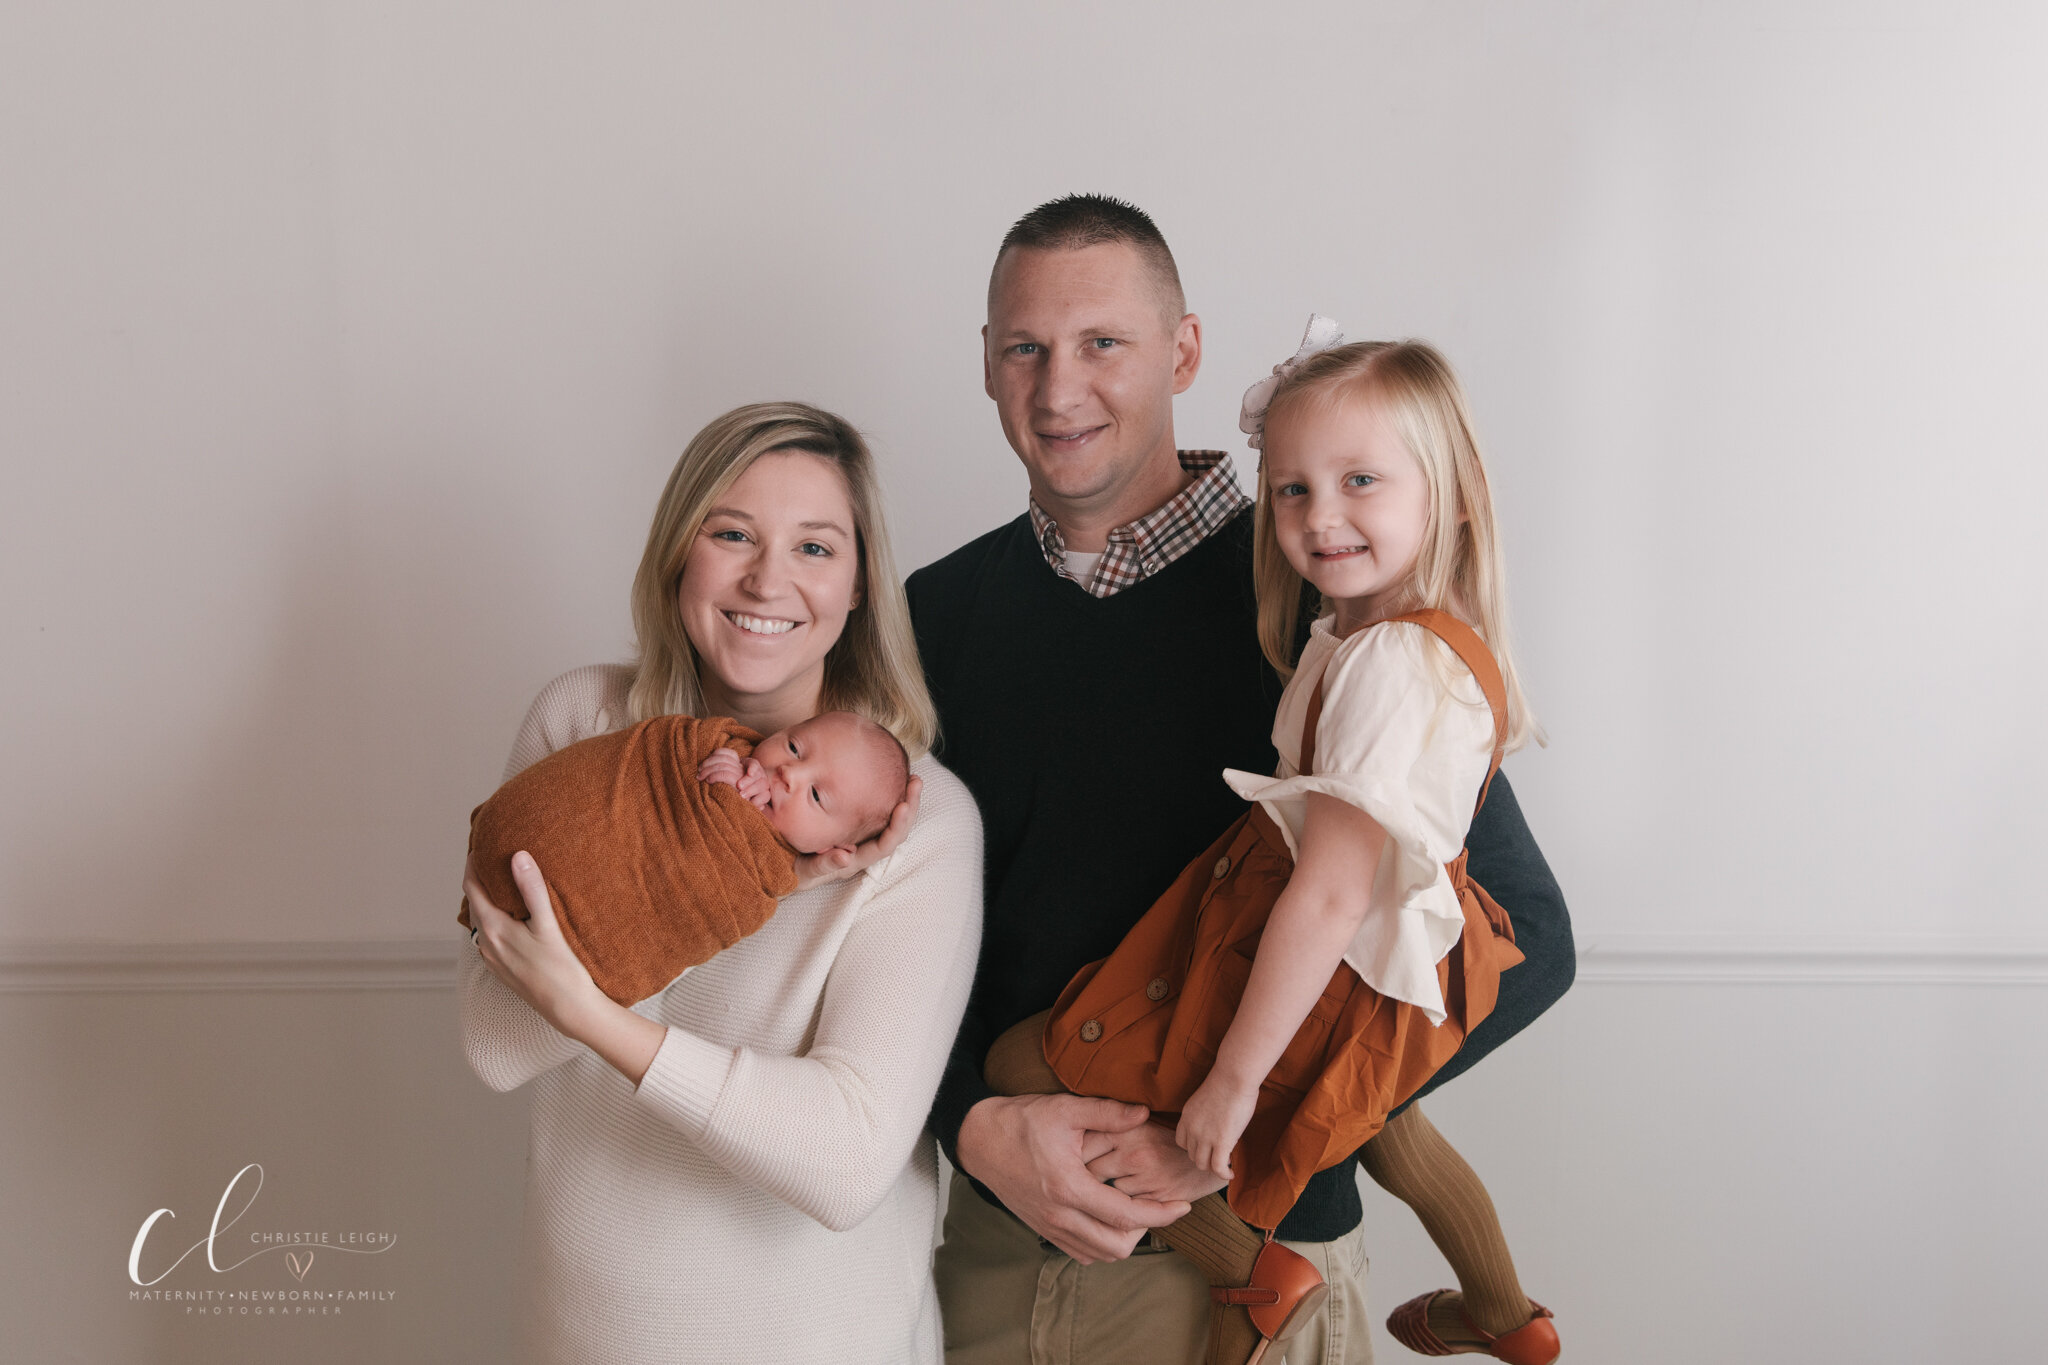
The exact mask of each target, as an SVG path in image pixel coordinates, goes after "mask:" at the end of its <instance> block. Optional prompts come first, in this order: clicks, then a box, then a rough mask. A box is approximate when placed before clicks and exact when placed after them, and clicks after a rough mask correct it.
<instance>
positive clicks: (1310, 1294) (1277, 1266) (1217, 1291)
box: [1209, 1242, 1330, 1365]
mask: <svg viewBox="0 0 2048 1365" xmlns="http://www.w3.org/2000/svg"><path fill="white" fill-rule="evenodd" d="M1209 1297H1210V1298H1211V1299H1212V1300H1214V1301H1215V1302H1216V1303H1218V1304H1221V1305H1222V1306H1223V1307H1225V1308H1242V1309H1244V1310H1245V1312H1246V1314H1247V1315H1248V1316H1249V1317H1250V1318H1251V1320H1252V1326H1253V1328H1254V1329H1256V1330H1257V1332H1258V1334H1259V1344H1258V1346H1257V1348H1256V1349H1254V1350H1253V1351H1252V1353H1251V1356H1250V1357H1249V1359H1248V1360H1247V1361H1246V1362H1245V1365H1257V1362H1258V1361H1259V1360H1261V1359H1262V1358H1264V1356H1265V1354H1266V1349H1267V1348H1268V1347H1270V1346H1272V1345H1273V1344H1274V1343H1275V1342H1285V1341H1287V1340H1289V1339H1290V1338H1292V1337H1293V1336H1294V1335H1295V1334H1296V1333H1298V1332H1300V1331H1301V1329H1302V1328H1304V1327H1306V1326H1308V1324H1309V1320H1310V1319H1311V1318H1313V1317H1315V1315H1316V1313H1317V1311H1318V1310H1320V1309H1321V1308H1322V1306H1323V1302H1324V1300H1326V1299H1328V1298H1329V1297H1330V1286H1329V1285H1327V1284H1325V1283H1323V1275H1322V1272H1321V1271H1319V1270H1317V1269H1316V1268H1315V1263H1314V1262H1312V1261H1310V1260H1309V1259H1308V1258H1307V1257H1306V1256H1303V1255H1302V1254H1301V1253H1300V1252H1298V1251H1295V1250H1293V1249H1292V1248H1291V1247H1284V1246H1281V1245H1280V1244H1279V1243H1278V1242H1268V1243H1266V1244H1265V1245H1264V1246H1263V1247H1260V1248H1259V1254H1258V1258H1257V1259H1256V1260H1254V1261H1253V1262H1252V1273H1251V1276H1250V1278H1249V1279H1247V1280H1246V1281H1245V1283H1244V1285H1243V1286H1242V1287H1235V1288H1233V1287H1230V1286H1225V1285H1211V1286H1210V1288H1209Z"/></svg>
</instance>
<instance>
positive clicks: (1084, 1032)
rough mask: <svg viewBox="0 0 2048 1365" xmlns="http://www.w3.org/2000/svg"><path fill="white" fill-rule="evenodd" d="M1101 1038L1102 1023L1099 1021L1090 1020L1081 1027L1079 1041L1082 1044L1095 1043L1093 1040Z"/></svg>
mask: <svg viewBox="0 0 2048 1365" xmlns="http://www.w3.org/2000/svg"><path fill="white" fill-rule="evenodd" d="M1101 1036H1102V1021H1101V1020H1100V1019H1090V1020H1089V1021H1088V1022H1087V1023H1085V1024H1083V1025H1081V1041H1082V1042H1084V1043H1092V1042H1094V1041H1095V1040H1096V1039H1097V1038H1100V1037H1101Z"/></svg>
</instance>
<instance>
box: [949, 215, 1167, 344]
mask: <svg viewBox="0 0 2048 1365" xmlns="http://www.w3.org/2000/svg"><path fill="white" fill-rule="evenodd" d="M1105 242H1128V243H1129V244H1130V245H1131V246H1132V247H1133V248H1134V249H1135V250H1136V251H1137V253H1138V255H1139V256H1140V257H1141V258H1143V260H1144V262H1145V264H1146V266H1147V267H1148V268H1149V269H1150V270H1151V271H1152V276H1153V279H1154V280H1155V281H1156V282H1157V283H1158V285H1159V290H1160V293H1161V295H1162V297H1163V299H1164V301H1165V303H1166V306H1167V308H1168V309H1169V310H1170V313H1171V316H1170V317H1169V318H1168V321H1169V322H1178V321H1180V318H1181V315H1182V314H1183V313H1185V312H1187V296H1186V295H1185V294H1184V293H1182V292H1181V287H1180V268H1179V267H1178V266H1176V265H1175V264H1174V263H1173V252H1172V251H1171V250H1169V249H1168V248H1167V245H1166V238H1165V237H1164V236H1162V235H1161V234H1160V231H1159V227H1158V225H1157V224H1155V223H1154V222H1153V221H1152V218H1151V216H1150V215H1149V214H1147V213H1146V212H1145V210H1143V209H1141V208H1139V207H1138V206H1137V205H1136V204H1133V203H1130V202H1129V201H1127V200H1123V199H1113V198H1111V197H1110V196H1108V195H1106V194H1069V195H1066V196H1064V197H1062V198H1059V199H1051V200H1047V201H1046V202H1045V203H1043V204H1040V205H1039V206H1038V207H1037V208H1035V209H1033V210H1031V212H1029V213H1027V214H1025V215H1024V216H1023V217H1022V218H1019V219H1018V220H1017V221H1016V222H1015V223H1013V224H1011V225H1010V230H1009V232H1007V233H1006V234H1004V236H1003V244H1002V246H1000V247H998V248H997V249H996V263H995V266H994V267H992V268H991V269H990V270H989V275H988V297H989V303H990V305H991V307H993V305H994V303H995V297H996V271H997V270H1000V269H1001V268H1002V264H1003V257H1004V256H1005V255H1007V254H1008V253H1009V251H1010V249H1011V248H1013V247H1017V248H1028V249H1030V250H1033V251H1079V250H1080V249H1081V248H1083V247H1090V246H1100V245H1102V244H1103V243H1105Z"/></svg>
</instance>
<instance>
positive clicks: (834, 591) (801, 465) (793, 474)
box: [676, 450, 860, 731]
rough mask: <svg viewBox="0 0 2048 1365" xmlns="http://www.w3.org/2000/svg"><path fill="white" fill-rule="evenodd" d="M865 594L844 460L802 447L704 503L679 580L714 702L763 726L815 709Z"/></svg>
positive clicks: (680, 601)
mask: <svg viewBox="0 0 2048 1365" xmlns="http://www.w3.org/2000/svg"><path fill="white" fill-rule="evenodd" d="M859 603H860V555H859V552H858V542H857V541H856V539H855V537H854V519H853V499H852V497H851V496H850V495H849V493H848V491H847V487H846V479H845V476H844V475H842V474H841V473H840V472H839V468H838V466H837V465H835V464H833V463H832V462H831V461H830V460H827V459H825V458H824V457H823V456H820V455H813V454H810V453H809V452H807V451H800V450H778V451H770V452H769V453H768V454H766V455H762V456H760V457H759V458H757V459H756V460H755V461H754V462H753V463H752V464H751V465H749V466H747V469H746V472H745V473H743V474H741V475H740V476H739V478H738V479H736V480H734V481H733V485H732V487H731V488H729V489H727V490H726V492H725V495H724V496H723V497H721V498H719V499H718V501H717V503H716V504H715V505H713V507H712V508H711V510H710V511H709V512H708V513H707V514H706V515H705V517H704V524H703V525H702V526H700V527H698V528H697V535H696V539H695V540H693V541H692V542H691V544H690V549H689V553H688V554H687V555H686V556H685V557H684V560H683V577H682V582H681V583H680V584H679V585H678V587H677V589H676V607H677V609H678V610H679V611H680V612H681V613H682V619H683V630H684V632H685V633H686V634H688V635H689V637H690V643H691V644H692V645H694V646H695V647H696V650H697V659H698V665H699V668H700V671H701V676H702V682H703V686H704V700H705V703H706V706H707V707H708V709H709V710H710V711H711V712H713V713H716V714H724V715H731V716H734V717H736V718H737V719H739V720H740V721H742V722H743V723H745V724H748V725H751V726H754V727H755V728H756V729H760V730H764V731H767V730H779V729H781V728H783V727H784V726H786V725H789V724H792V723H794V722H795V721H797V720H801V719H803V718H804V717H806V716H810V715H814V714H816V712H817V710H818V700H819V696H820V694H821V692H822V690H823V685H824V680H825V655H826V654H827V653H828V652H829V651H830V650H831V648H832V646H833V644H834V643H836V642H837V641H838V639H839V632H840V631H841V630H843V629H845V627H846V616H847V613H848V612H850V611H851V610H853V608H854V607H856V606H858V605H859Z"/></svg>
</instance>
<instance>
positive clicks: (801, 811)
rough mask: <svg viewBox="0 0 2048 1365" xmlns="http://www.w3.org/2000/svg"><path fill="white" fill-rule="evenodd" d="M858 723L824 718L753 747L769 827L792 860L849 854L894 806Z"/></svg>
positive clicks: (834, 716)
mask: <svg viewBox="0 0 2048 1365" xmlns="http://www.w3.org/2000/svg"><path fill="white" fill-rule="evenodd" d="M872 753H873V749H872V746H871V744H870V743H869V741H868V739H867V738H866V737H865V736H864V735H863V734H862V733H861V729H860V723H859V722H858V721H856V720H854V719H853V718H852V717H850V716H847V715H845V714H844V713H841V712H827V713H826V714H824V715H822V716H812V717H811V718H810V719H809V720H806V721H799V722H798V723H797V724H795V725H792V726H790V727H789V728H788V729H787V730H777V731H776V732H775V733H774V734H772V735H769V736H768V737H767V738H766V739H764V740H762V741H761V742H760V744H758V745H756V746H755V748H754V759H755V761H756V762H758V763H759V764H760V765H761V768H762V770H763V772H765V773H766V775H767V778H768V809H767V812H766V813H767V816H768V823H769V824H771V825H773V826H774V827H775V832H776V833H777V834H780V835H781V836H782V837H783V838H785V839H787V840H788V841H789V844H790V847H791V848H794V849H796V850H797V851H798V852H799V853H819V852H822V851H824V850H825V849H828V848H852V847H853V846H854V844H855V843H856V842H858V839H857V836H858V835H859V833H860V831H861V829H862V828H863V827H864V826H866V825H869V824H872V823H873V822H874V820H875V812H876V811H877V810H880V811H882V812H883V813H884V814H886V813H887V812H888V811H890V810H893V809H894V808H895V806H896V798H897V796H898V795H899V794H898V793H892V792H889V791H887V790H886V787H887V785H888V776H887V773H886V772H885V771H884V770H883V769H882V767H881V765H878V764H876V763H874V762H873V761H871V758H872Z"/></svg>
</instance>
